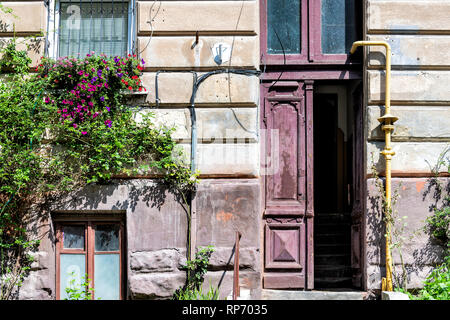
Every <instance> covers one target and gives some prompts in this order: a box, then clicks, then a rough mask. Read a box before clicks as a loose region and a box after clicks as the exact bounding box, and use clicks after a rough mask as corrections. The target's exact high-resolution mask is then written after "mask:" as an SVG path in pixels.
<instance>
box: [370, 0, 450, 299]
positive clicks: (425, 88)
mask: <svg viewBox="0 0 450 320" xmlns="http://www.w3.org/2000/svg"><path fill="white" fill-rule="evenodd" d="M449 12H450V2H448V1H402V0H396V1H379V0H370V1H368V2H367V5H366V12H365V14H366V16H365V26H366V27H365V33H366V39H367V40H384V41H387V42H388V43H389V44H390V45H391V48H392V73H391V105H392V107H391V113H392V114H393V115H395V116H397V117H399V120H398V121H397V122H396V123H395V131H394V133H393V136H392V142H393V143H392V147H393V150H394V151H395V153H396V154H395V156H394V157H393V160H392V170H393V177H396V176H397V177H398V178H394V179H393V188H394V190H396V188H397V189H398V191H399V194H400V198H399V200H398V203H397V205H396V207H395V209H396V210H397V211H398V215H399V216H400V217H402V216H408V218H407V219H406V222H407V223H408V225H407V228H406V230H405V236H406V237H407V238H408V241H407V242H406V243H405V244H404V246H403V258H404V262H405V264H406V267H407V270H408V277H409V278H408V280H409V286H410V287H420V286H422V281H423V280H424V278H425V277H426V275H427V274H428V273H429V271H430V270H431V269H432V266H433V265H435V264H436V263H437V262H439V259H441V258H442V249H441V247H440V246H439V245H437V244H436V243H433V242H432V241H431V240H430V238H429V237H428V235H426V234H425V233H423V232H422V233H421V234H417V231H420V230H421V229H422V227H423V226H424V220H425V219H426V217H427V216H428V215H430V214H431V209H430V206H431V205H432V204H433V203H434V202H435V199H434V198H433V197H432V193H430V192H429V191H427V190H429V188H430V187H431V185H430V180H429V177H430V176H431V170H430V165H431V166H434V165H435V164H436V163H437V159H438V157H439V155H440V154H441V153H442V152H443V151H444V150H445V149H446V148H448V147H449V145H450V129H449V128H450V90H449V87H448V83H449V80H450V69H449V66H450V54H449V51H448V48H449V41H450V24H449V19H448V15H449ZM366 52H367V56H366V70H367V71H366V103H367V108H366V138H367V143H366V159H367V162H366V163H367V166H366V170H367V171H366V172H367V174H370V173H371V169H370V168H371V164H372V163H371V154H373V156H374V161H375V164H376V166H377V170H378V171H379V172H382V171H384V168H385V163H384V157H383V156H381V155H380V154H379V152H380V151H381V150H382V149H383V148H384V132H382V131H381V128H380V124H379V122H378V120H377V118H378V117H380V116H381V115H383V114H384V99H385V96H384V94H385V87H384V86H385V75H384V71H383V70H384V66H385V56H384V49H383V48H381V47H371V48H370V49H367V51H366ZM441 169H442V171H443V172H445V170H446V168H444V167H442V168H441ZM405 176H410V178H407V177H405ZM411 176H415V177H414V178H412V177H411ZM399 183H401V186H400V187H398V185H399ZM442 183H444V184H445V183H448V178H445V177H443V178H442ZM367 189H368V190H367V193H368V198H367V215H366V223H367V227H366V241H367V252H366V258H367V283H366V284H367V287H368V289H373V290H377V289H380V288H381V277H382V276H384V274H385V270H384V261H385V260H384V259H385V258H384V236H383V234H384V231H383V230H382V229H380V226H382V225H383V223H382V221H381V220H380V216H379V212H377V211H376V210H375V209H374V201H375V199H376V195H377V190H376V188H375V186H374V180H373V179H368V180H367ZM413 234H414V236H413V237H412V238H411V239H409V236H412V235H413ZM380 248H381V249H380ZM394 261H395V264H396V270H397V271H400V266H399V264H400V260H399V257H398V254H397V253H396V255H394Z"/></svg>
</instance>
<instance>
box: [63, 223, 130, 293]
mask: <svg viewBox="0 0 450 320" xmlns="http://www.w3.org/2000/svg"><path fill="white" fill-rule="evenodd" d="M101 224H115V225H118V226H119V250H118V251H99V252H96V251H95V226H97V225H101ZM71 225H83V226H85V237H84V242H85V243H84V250H81V249H68V248H64V241H63V240H64V239H63V231H62V228H63V227H64V226H71ZM55 249H56V250H55V259H56V272H55V278H56V279H55V283H56V300H61V293H62V292H61V283H60V281H61V254H85V270H86V272H85V273H86V274H87V275H88V278H89V279H90V280H91V281H90V287H93V288H94V289H95V277H94V275H95V262H94V261H95V260H94V259H95V255H96V254H117V253H118V254H119V300H124V297H125V294H124V290H125V288H126V286H125V278H124V274H125V272H126V270H125V267H126V264H125V255H124V253H125V227H124V222H123V219H122V218H121V217H111V216H109V217H87V216H82V217H61V218H56V219H55ZM92 297H93V299H95V291H94V292H93V295H92Z"/></svg>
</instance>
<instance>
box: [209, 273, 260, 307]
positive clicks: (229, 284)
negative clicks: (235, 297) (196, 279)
mask: <svg viewBox="0 0 450 320" xmlns="http://www.w3.org/2000/svg"><path fill="white" fill-rule="evenodd" d="M260 283H261V274H260V273H259V272H254V271H239V285H240V287H241V289H242V290H249V291H250V295H249V296H250V299H251V300H257V299H260V296H261V284H260ZM210 286H212V287H213V288H217V289H218V291H219V298H220V299H225V298H226V297H228V296H229V295H230V293H232V292H233V271H209V272H207V273H206V275H205V280H204V282H203V286H202V289H203V292H207V291H208V290H209V288H210ZM247 297H248V294H247Z"/></svg>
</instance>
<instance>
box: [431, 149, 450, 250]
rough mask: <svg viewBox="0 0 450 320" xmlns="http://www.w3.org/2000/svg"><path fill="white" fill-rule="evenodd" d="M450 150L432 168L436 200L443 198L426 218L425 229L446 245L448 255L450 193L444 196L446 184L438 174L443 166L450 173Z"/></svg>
mask: <svg viewBox="0 0 450 320" xmlns="http://www.w3.org/2000/svg"><path fill="white" fill-rule="evenodd" d="M449 151H450V147H449V148H447V149H446V150H444V151H443V152H442V153H441V154H440V155H439V158H438V161H437V164H436V165H435V166H434V167H433V168H431V170H432V172H433V173H434V175H435V177H434V178H433V179H431V181H430V185H431V186H434V187H435V189H436V190H435V194H434V196H435V198H436V200H441V199H442V205H441V206H435V208H434V212H433V215H431V216H429V217H428V218H427V219H426V220H425V223H426V225H425V231H427V232H428V233H430V235H431V236H432V237H434V238H435V239H436V240H438V241H440V242H441V243H443V244H444V245H445V246H446V250H447V256H449V255H450V247H449V246H450V244H449V238H450V195H449V194H447V195H446V196H444V197H443V193H444V186H443V185H442V183H441V182H440V181H439V180H438V174H439V172H440V171H441V168H442V167H443V166H444V167H446V169H447V172H448V173H450V158H448V157H447V158H446V154H447V153H448V152H449ZM447 189H448V186H447Z"/></svg>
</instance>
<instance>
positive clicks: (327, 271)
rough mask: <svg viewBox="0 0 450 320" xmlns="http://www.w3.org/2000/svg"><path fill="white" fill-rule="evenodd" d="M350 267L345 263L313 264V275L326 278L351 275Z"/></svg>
mask: <svg viewBox="0 0 450 320" xmlns="http://www.w3.org/2000/svg"><path fill="white" fill-rule="evenodd" d="M351 276H352V268H351V267H349V266H346V265H331V266H330V265H325V266H320V265H316V266H314V277H316V278H327V277H335V278H337V277H351Z"/></svg>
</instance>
